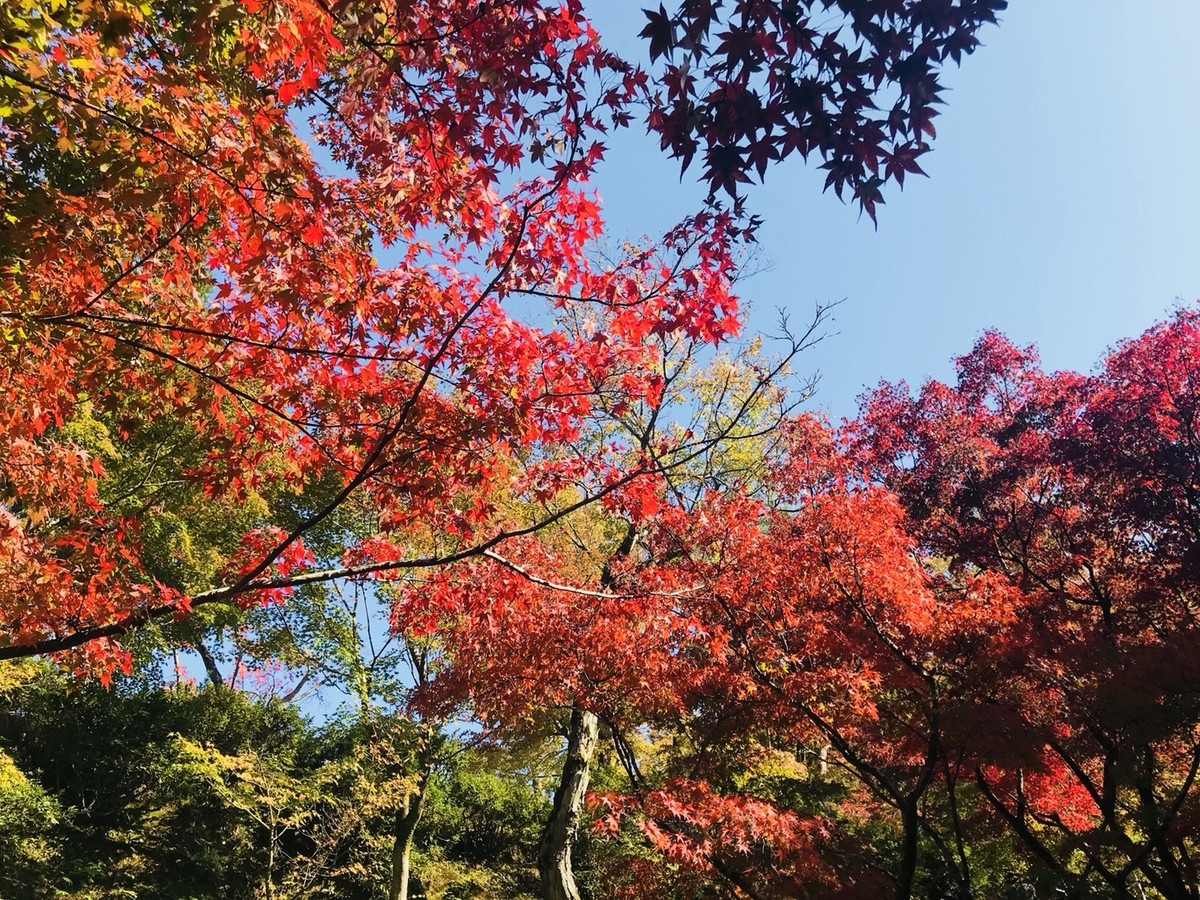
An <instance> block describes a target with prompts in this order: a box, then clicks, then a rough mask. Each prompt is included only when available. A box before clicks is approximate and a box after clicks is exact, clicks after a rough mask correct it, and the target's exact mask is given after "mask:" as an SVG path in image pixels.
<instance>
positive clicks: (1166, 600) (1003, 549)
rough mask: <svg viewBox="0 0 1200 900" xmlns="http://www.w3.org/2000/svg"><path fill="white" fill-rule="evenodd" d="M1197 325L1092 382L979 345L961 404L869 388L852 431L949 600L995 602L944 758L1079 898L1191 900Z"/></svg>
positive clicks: (1112, 363) (941, 395) (949, 396)
mask: <svg viewBox="0 0 1200 900" xmlns="http://www.w3.org/2000/svg"><path fill="white" fill-rule="evenodd" d="M1198 325H1200V323H1198V321H1197V315H1196V313H1195V312H1194V311H1190V310H1188V311H1181V312H1179V313H1177V314H1176V316H1175V317H1174V318H1173V319H1171V320H1170V321H1168V322H1165V323H1163V324H1161V325H1158V326H1156V327H1155V328H1153V329H1151V330H1150V331H1148V332H1147V333H1146V334H1144V335H1142V336H1141V337H1140V338H1137V339H1134V340H1129V341H1126V342H1124V343H1123V344H1121V345H1119V346H1118V347H1117V348H1116V349H1115V350H1113V351H1112V352H1111V353H1110V354H1109V356H1108V357H1107V358H1106V359H1105V361H1104V365H1103V367H1102V368H1101V369H1100V371H1099V372H1098V373H1097V374H1095V375H1093V376H1081V375H1076V374H1073V373H1054V374H1046V373H1044V372H1042V371H1041V370H1040V369H1039V368H1038V366H1037V358H1036V355H1035V354H1034V353H1033V352H1032V351H1031V350H1030V349H1028V348H1019V347H1015V346H1014V345H1012V344H1011V343H1010V342H1008V341H1006V340H1005V339H1003V338H1002V337H1001V336H999V335H996V334H988V335H986V336H985V337H984V338H982V339H981V340H980V342H979V343H978V344H977V346H976V348H975V350H974V351H973V352H972V353H971V354H969V355H968V356H966V357H964V358H962V359H961V360H959V380H958V383H957V384H956V385H951V386H948V385H942V384H937V383H931V384H929V385H926V386H925V387H924V388H923V389H922V390H921V392H920V394H919V395H918V396H916V397H909V396H908V395H907V392H906V391H904V390H903V389H899V388H885V389H883V390H881V391H880V392H878V393H877V394H875V395H874V396H873V397H872V398H871V400H870V402H869V404H868V406H867V409H866V413H865V416H864V420H863V431H862V434H861V437H860V440H861V443H862V447H863V449H864V452H865V455H866V458H867V459H868V460H869V461H870V463H871V464H872V465H873V466H874V467H875V468H876V471H877V473H878V477H880V478H881V479H882V480H883V481H884V482H885V483H886V484H888V485H889V486H891V487H892V489H893V490H895V491H896V493H897V496H898V497H899V498H900V499H901V501H902V502H903V503H904V505H905V507H906V509H907V511H908V515H909V518H910V521H911V525H910V528H911V530H912V533H913V534H914V537H915V538H916V540H917V541H919V542H920V544H921V545H923V546H924V547H925V548H926V552H928V553H930V554H934V555H936V556H938V557H939V558H941V559H943V560H945V562H946V565H947V572H946V576H945V578H946V580H947V581H949V582H954V581H957V580H960V579H962V578H963V577H965V576H966V575H967V573H971V572H977V571H978V572H984V573H988V574H990V575H992V576H993V577H996V578H998V579H1001V582H1002V584H1004V586H1005V590H1006V593H1007V594H1008V596H1009V601H1008V611H1007V612H1005V613H1004V616H1005V617H1006V618H1007V620H1008V621H1007V622H1006V623H1004V625H1003V627H1000V628H997V629H996V631H995V633H994V634H993V635H992V636H991V637H990V638H989V639H988V640H986V641H984V642H981V643H980V644H979V645H977V646H976V647H975V648H974V653H975V656H976V658H975V661H974V663H973V665H975V666H978V667H979V670H978V671H977V673H976V674H975V676H974V678H973V679H972V680H971V681H970V682H968V684H969V685H971V694H970V696H971V698H972V702H973V704H974V706H975V710H974V711H973V714H969V715H966V716H964V718H963V720H962V723H961V725H960V727H961V729H962V733H961V734H959V735H957V736H956V740H958V741H960V742H961V744H962V746H963V747H964V753H965V758H966V759H967V760H969V761H970V762H969V764H970V766H971V767H972V768H969V769H967V773H968V774H969V775H970V777H971V779H972V780H974V781H975V782H976V784H977V787H978V790H979V792H980V793H981V795H982V797H983V798H984V799H985V800H986V805H987V807H988V808H989V809H990V810H991V812H992V813H993V814H994V816H996V817H997V818H998V819H999V820H1000V821H1001V822H1002V823H1003V824H1004V826H1005V827H1006V828H1008V829H1009V830H1011V832H1012V833H1013V834H1015V835H1016V836H1017V837H1018V838H1019V839H1020V841H1021V842H1022V843H1023V844H1024V845H1025V846H1026V848H1027V851H1028V853H1029V854H1030V857H1031V859H1032V860H1034V863H1035V865H1036V866H1037V867H1038V868H1040V869H1042V870H1043V871H1044V872H1046V874H1047V877H1051V878H1053V879H1057V880H1058V882H1059V883H1061V884H1064V885H1067V886H1068V889H1069V890H1073V891H1077V892H1080V891H1088V890H1093V889H1097V888H1096V884H1097V882H1098V883H1099V884H1100V885H1103V886H1104V888H1106V889H1108V890H1111V891H1114V892H1115V893H1116V894H1117V895H1121V896H1124V895H1126V894H1127V893H1128V892H1130V891H1131V890H1133V888H1134V885H1137V886H1138V887H1139V889H1142V890H1150V889H1152V890H1153V891H1155V892H1156V893H1157V894H1159V895H1160V896H1163V897H1188V896H1193V895H1194V892H1195V886H1196V884H1197V875H1196V871H1195V869H1194V864H1193V862H1192V860H1193V856H1194V853H1195V843H1194V838H1193V835H1195V833H1196V826H1195V815H1196V811H1197V803H1198V800H1200V798H1198V797H1197V795H1196V791H1195V780H1196V775H1197V770H1198V766H1200V739H1198V735H1197V711H1198V710H1197V708H1196V706H1195V699H1194V697H1195V690H1194V687H1195V684H1196V671H1195V659H1196V656H1195V651H1194V645H1195V640H1196V623H1195V614H1194V609H1193V596H1192V595H1193V594H1194V592H1195V578H1196V570H1195V566H1194V563H1193V556H1194V549H1193V548H1194V547H1195V527H1196V525H1195V522H1196V517H1195V509H1194V507H1195V497H1194V492H1193V488H1192V486H1193V485H1194V483H1195V477H1196V471H1197V469H1196V466H1197V460H1198V459H1200V457H1197V455H1196V444H1195V437H1194V422H1195V416H1196V412H1197V410H1196V405H1195V392H1194V386H1195V383H1196V375H1197V371H1198V370H1197V361H1198V360H1200V355H1198V354H1200V330H1198ZM970 712H971V711H970V710H968V713H970Z"/></svg>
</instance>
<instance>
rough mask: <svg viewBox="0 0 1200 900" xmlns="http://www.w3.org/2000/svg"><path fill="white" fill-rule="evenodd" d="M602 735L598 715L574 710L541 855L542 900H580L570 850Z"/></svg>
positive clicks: (539, 860) (539, 863)
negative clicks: (560, 778) (565, 755)
mask: <svg viewBox="0 0 1200 900" xmlns="http://www.w3.org/2000/svg"><path fill="white" fill-rule="evenodd" d="M599 736H600V720H599V719H597V718H596V716H595V715H593V714H592V713H590V712H585V711H584V710H582V709H580V708H579V707H575V708H574V709H572V710H571V725H570V730H569V732H568V734H567V758H566V759H565V760H564V762H563V770H562V780H561V781H559V783H558V789H557V790H556V791H555V792H554V807H553V808H552V809H551V811H550V820H549V821H548V822H547V823H546V830H545V832H544V833H543V834H542V845H541V848H540V850H539V853H538V868H539V869H540V870H541V876H542V897H543V900H579V889H578V888H577V887H576V886H575V873H574V871H573V869H572V868H571V850H572V849H573V848H574V846H575V838H576V836H577V835H578V834H579V823H580V819H581V818H582V816H583V800H584V796H585V795H586V794H587V788H588V779H589V777H590V776H591V769H592V758H593V757H594V756H595V755H596V744H597V743H598V741H599Z"/></svg>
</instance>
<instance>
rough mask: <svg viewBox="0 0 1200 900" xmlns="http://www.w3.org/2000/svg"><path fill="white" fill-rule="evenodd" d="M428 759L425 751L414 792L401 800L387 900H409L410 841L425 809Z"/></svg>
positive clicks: (411, 843)
mask: <svg viewBox="0 0 1200 900" xmlns="http://www.w3.org/2000/svg"><path fill="white" fill-rule="evenodd" d="M431 756H432V754H430V753H428V752H427V751H426V752H423V753H422V754H421V761H420V770H419V772H418V773H417V789H416V790H415V791H413V792H412V793H410V794H409V795H408V796H407V797H405V798H404V806H403V807H402V808H401V809H400V812H398V813H397V814H396V836H395V840H394V842H393V844H392V884H391V888H390V889H389V891H388V900H408V885H409V881H410V878H411V875H410V873H411V869H412V845H413V837H414V836H415V835H416V833H417V823H418V822H420V821H421V813H422V812H423V811H424V809H425V793H426V790H425V789H426V787H428V785H429V773H430V772H431V771H432V769H433V766H432V763H431Z"/></svg>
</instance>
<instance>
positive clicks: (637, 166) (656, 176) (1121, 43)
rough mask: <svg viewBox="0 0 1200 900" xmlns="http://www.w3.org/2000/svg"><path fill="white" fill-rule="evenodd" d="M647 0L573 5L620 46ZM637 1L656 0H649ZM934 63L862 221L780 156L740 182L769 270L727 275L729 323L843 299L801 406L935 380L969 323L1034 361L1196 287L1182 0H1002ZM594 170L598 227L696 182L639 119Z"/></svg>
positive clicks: (628, 217) (685, 195)
mask: <svg viewBox="0 0 1200 900" xmlns="http://www.w3.org/2000/svg"><path fill="white" fill-rule="evenodd" d="M647 5H650V4H649V3H648V2H647V0H640V2H639V0H633V2H630V0H599V2H593V3H590V4H589V5H588V14H589V15H590V16H591V18H592V20H593V21H594V22H595V23H596V26H597V28H598V29H599V30H600V33H601V34H602V35H603V36H604V37H605V38H606V40H607V41H608V42H609V43H610V45H611V46H613V47H614V48H615V49H618V50H620V51H622V52H624V53H626V54H627V55H629V56H636V55H637V54H639V53H641V52H642V48H641V46H640V45H639V43H638V42H637V41H636V38H635V36H636V34H637V32H638V31H639V30H640V29H641V28H642V26H643V24H644V22H645V17H644V16H643V15H642V14H641V12H640V7H642V6H647ZM654 5H655V6H657V3H655V4H654ZM982 39H983V42H984V46H983V47H981V48H979V49H978V50H977V51H976V52H975V54H974V55H973V56H971V57H968V58H967V59H966V60H965V61H964V63H963V66H962V68H961V69H953V68H952V69H951V70H949V71H948V72H947V73H946V76H945V78H944V83H945V84H947V85H948V86H949V87H950V88H951V90H950V91H948V92H947V94H946V100H947V105H946V106H945V107H943V109H942V115H941V117H940V118H939V119H938V120H937V126H938V138H937V140H936V141H934V142H933V152H932V153H931V154H928V155H927V156H925V157H924V158H923V160H922V165H923V167H924V168H925V170H926V172H928V174H929V175H930V177H929V178H927V179H926V178H919V177H918V178H913V179H912V180H910V181H909V182H908V183H907V185H906V188H905V190H904V191H903V192H899V191H897V190H895V189H894V188H893V187H892V186H889V188H892V189H891V192H890V193H888V194H887V195H886V196H887V205H886V206H884V207H882V208H881V210H880V214H879V229H878V231H876V230H875V229H874V228H873V227H872V225H871V222H870V220H868V219H867V218H866V217H863V218H862V219H861V220H860V219H859V216H858V212H857V209H856V208H854V207H852V206H847V205H842V204H841V203H839V201H838V200H837V199H836V197H834V196H833V194H832V193H831V194H828V195H823V194H822V193H821V185H822V183H823V179H822V173H820V172H818V171H817V170H816V168H815V167H806V166H805V165H804V163H803V161H801V160H799V159H797V160H794V161H789V162H788V163H787V164H785V165H784V166H782V167H777V168H776V169H774V170H773V171H770V172H768V174H767V183H766V186H765V187H762V188H755V189H752V190H751V192H750V207H751V209H752V211H753V212H756V213H759V214H761V215H762V216H764V217H765V219H766V225H765V227H764V228H763V230H762V232H761V233H760V242H761V244H762V251H763V253H764V259H765V260H766V261H768V262H770V263H771V264H772V268H771V270H770V271H767V272H764V273H762V274H759V275H756V276H755V277H753V278H752V279H749V280H747V281H746V282H744V283H743V284H742V285H741V292H742V294H743V297H744V298H745V300H747V301H748V302H749V303H751V304H752V306H753V309H752V312H751V316H750V322H749V327H750V329H751V330H762V331H766V332H770V331H771V329H772V325H773V324H774V321H775V319H776V314H775V312H774V310H775V309H776V308H777V307H780V306H782V307H785V308H787V309H788V310H789V311H791V313H792V318H793V321H794V322H796V323H797V324H799V323H800V321H801V320H805V321H806V320H807V319H806V317H808V316H809V314H810V313H811V310H812V308H813V305H814V304H815V303H817V302H829V301H836V300H841V299H844V301H845V302H844V303H842V305H841V306H840V307H838V309H837V310H836V311H835V321H834V322H833V324H832V326H831V329H830V330H831V331H834V332H837V333H836V334H835V335H833V336H831V337H830V339H829V340H827V341H826V342H825V343H824V344H822V345H821V346H820V347H818V348H815V349H814V350H813V351H811V352H810V353H809V354H808V357H807V360H806V361H805V362H802V363H801V367H802V368H803V367H804V365H805V364H806V363H807V366H808V368H809V369H811V370H819V372H820V373H821V376H822V383H821V386H820V388H819V392H818V395H817V398H816V400H815V404H816V405H817V406H819V407H823V408H824V409H826V410H828V411H829V412H830V413H832V414H833V415H835V416H843V415H851V414H853V413H854V411H855V409H856V398H857V396H858V395H859V394H860V393H861V392H862V391H863V390H864V389H865V388H867V387H870V386H873V385H875V384H877V383H878V382H879V381H880V380H883V379H886V380H889V381H896V380H901V379H903V380H906V381H908V382H909V383H910V384H911V385H914V386H915V385H919V384H920V383H921V382H922V381H923V380H924V379H925V378H927V377H935V378H942V379H945V378H950V377H952V374H953V368H952V364H951V358H952V357H954V356H956V355H960V354H962V353H965V352H966V351H967V350H969V349H970V346H971V344H972V342H973V341H974V339H975V337H976V336H977V335H978V334H979V333H980V332H981V331H983V330H984V329H987V328H993V327H994V328H999V329H1000V330H1002V331H1004V332H1005V333H1007V334H1008V335H1009V336H1010V337H1012V338H1013V339H1014V340H1016V341H1018V342H1019V343H1022V344H1025V343H1036V344H1037V345H1038V347H1039V348H1040V350H1041V353H1042V359H1043V361H1044V363H1045V365H1046V366H1047V368H1050V369H1064V368H1070V369H1081V370H1085V371H1086V370H1090V369H1091V368H1092V367H1093V366H1094V364H1095V363H1096V362H1097V361H1098V360H1099V359H1100V357H1101V356H1102V354H1103V353H1104V350H1105V349H1106V348H1107V347H1108V346H1110V345H1112V344H1113V343H1114V342H1115V341H1118V340H1120V339H1121V338H1123V337H1132V336H1135V335H1137V334H1138V333H1140V332H1141V331H1143V330H1144V329H1145V328H1147V327H1148V326H1150V325H1151V324H1153V323H1154V322H1155V321H1157V320H1159V319H1161V318H1163V317H1164V316H1165V315H1166V314H1168V313H1169V312H1170V310H1171V309H1172V307H1173V306H1174V305H1175V304H1176V302H1177V301H1182V302H1184V303H1186V304H1194V303H1196V302H1197V301H1198V300H1200V0H1145V2H1141V3H1128V2H1117V0H1012V2H1011V4H1010V8H1009V9H1008V10H1007V12H1005V13H1003V14H1002V19H1001V24H1000V26H999V27H998V28H997V27H991V28H988V29H986V30H985V31H984V32H983V33H982ZM609 144H610V146H611V148H612V149H611V152H610V154H609V156H608V159H607V161H606V163H605V164H604V166H603V170H602V173H601V176H600V178H599V181H598V186H599V189H600V192H601V196H602V197H603V199H604V203H605V208H606V214H607V218H608V221H609V230H610V235H611V236H612V237H620V236H622V235H639V234H643V233H648V234H657V233H659V232H661V231H662V230H663V229H664V228H666V227H668V226H669V225H670V224H671V223H672V222H673V221H674V219H676V218H678V217H679V216H680V215H682V214H684V213H686V212H689V211H691V210H692V209H693V208H695V207H696V206H697V205H698V203H699V201H700V198H701V197H702V194H703V191H702V189H701V187H700V186H699V185H698V184H697V183H696V182H695V181H694V180H693V174H692V173H691V172H689V173H688V174H687V175H685V176H684V181H683V183H682V184H680V181H679V176H678V167H677V165H676V164H675V163H674V162H673V161H669V160H666V159H665V158H664V157H662V156H661V154H659V153H658V151H657V142H656V140H655V139H654V138H653V137H651V136H647V135H645V134H644V133H643V129H642V127H641V126H634V128H633V129H631V130H630V131H628V132H626V133H624V134H621V135H618V136H616V137H615V139H614V140H612V141H610V142H609Z"/></svg>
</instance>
